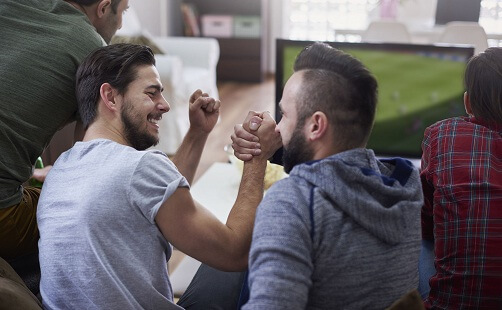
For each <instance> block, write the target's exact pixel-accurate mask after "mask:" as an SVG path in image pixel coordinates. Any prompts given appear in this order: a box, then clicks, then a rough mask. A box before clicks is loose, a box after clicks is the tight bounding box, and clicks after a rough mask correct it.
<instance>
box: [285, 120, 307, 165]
mask: <svg viewBox="0 0 502 310" xmlns="http://www.w3.org/2000/svg"><path fill="white" fill-rule="evenodd" d="M302 127H303V124H297V125H296V127H295V130H294V131H293V134H292V135H291V139H290V140H289V143H288V145H287V146H284V150H283V153H282V163H283V164H284V171H285V172H286V173H288V174H289V172H291V170H292V169H293V167H294V166H296V165H299V164H301V163H304V162H307V161H309V160H312V158H313V157H314V154H313V153H314V152H313V151H312V150H311V149H310V148H309V146H308V144H307V139H305V136H304V135H303V132H302Z"/></svg>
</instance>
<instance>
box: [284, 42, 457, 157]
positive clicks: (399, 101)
mask: <svg viewBox="0 0 502 310" xmlns="http://www.w3.org/2000/svg"><path fill="white" fill-rule="evenodd" d="M340 49H342V50H343V51H344V52H346V53H348V54H350V55H352V56H354V57H356V58H357V59H359V60H360V61H361V62H362V63H363V64H364V65H365V66H366V67H367V68H368V69H369V70H370V71H371V72H372V73H373V75H374V76H375V77H376V79H377V81H378V105H377V113H376V117H375V124H374V127H373V131H372V134H371V137H370V140H369V142H368V148H371V149H373V150H374V151H375V152H376V153H377V154H380V155H400V156H414V157H420V155H421V142H422V139H423V134H424V130H425V128H426V127H427V126H429V125H431V124H433V123H435V122H437V121H439V120H442V119H445V118H449V117H452V116H462V115H465V110H464V107H463V93H464V89H463V84H462V81H463V74H464V70H465V65H466V62H465V61H466V60H465V58H456V57H452V56H451V55H448V54H447V53H440V52H439V53H434V52H433V53H422V52H420V51H417V52H410V51H399V50H378V49H376V50H371V49H367V48H364V49H357V48H346V49H344V48H340ZM301 50H302V47H300V46H288V47H286V48H285V49H284V55H283V56H284V58H283V60H284V63H283V86H284V84H285V83H286V81H287V79H288V78H289V77H290V76H291V75H292V74H293V64H294V61H295V59H296V56H297V55H298V53H299V52H300V51H301Z"/></svg>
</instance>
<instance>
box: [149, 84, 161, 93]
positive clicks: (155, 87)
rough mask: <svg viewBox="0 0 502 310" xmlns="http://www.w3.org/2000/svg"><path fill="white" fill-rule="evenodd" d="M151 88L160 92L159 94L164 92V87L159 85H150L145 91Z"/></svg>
mask: <svg viewBox="0 0 502 310" xmlns="http://www.w3.org/2000/svg"><path fill="white" fill-rule="evenodd" d="M149 88H154V89H156V90H158V91H159V92H163V91H164V87H161V86H160V85H157V84H152V85H149V86H147V87H146V88H145V89H149Z"/></svg>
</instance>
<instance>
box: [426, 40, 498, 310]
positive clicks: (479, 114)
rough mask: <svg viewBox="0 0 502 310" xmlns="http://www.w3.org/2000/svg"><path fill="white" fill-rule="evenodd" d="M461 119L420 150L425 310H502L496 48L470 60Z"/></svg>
mask: <svg viewBox="0 0 502 310" xmlns="http://www.w3.org/2000/svg"><path fill="white" fill-rule="evenodd" d="M464 81H465V87H466V90H467V91H466V92H465V94H464V105H465V109H466V111H467V114H468V115H469V116H468V117H455V118H451V119H446V120H443V121H440V122H438V123H436V124H434V125H432V126H430V127H428V128H427V129H426V130H425V134H424V140H423V143H422V150H423V156H422V171H421V178H422V186H423V191H424V199H425V204H424V206H423V209H422V237H423V239H424V241H425V242H427V241H428V242H430V243H433V249H434V254H435V256H434V266H435V274H434V275H433V276H432V277H431V278H430V279H429V284H430V293H429V296H428V297H427V298H426V299H425V306H426V308H428V309H502V48H489V49H487V50H486V51H485V52H484V53H481V54H479V55H476V56H474V57H472V58H471V60H469V63H468V64H467V68H466V71H465V77H464Z"/></svg>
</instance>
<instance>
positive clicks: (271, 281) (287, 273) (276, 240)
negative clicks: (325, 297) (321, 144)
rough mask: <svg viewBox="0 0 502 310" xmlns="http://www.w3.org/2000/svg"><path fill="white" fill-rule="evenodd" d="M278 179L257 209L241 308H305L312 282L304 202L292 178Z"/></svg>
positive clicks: (308, 233)
mask: <svg viewBox="0 0 502 310" xmlns="http://www.w3.org/2000/svg"><path fill="white" fill-rule="evenodd" d="M289 179H290V180H288V181H286V180H287V179H285V180H283V181H279V182H278V183H276V184H275V185H274V186H272V187H271V189H270V190H269V191H268V192H267V194H266V196H265V198H264V200H263V202H262V203H261V204H260V206H259V207H258V210H257V215H256V219H255V227H254V232H253V240H252V244H251V251H250V257H249V286H250V299H249V302H248V303H247V304H246V305H245V306H244V308H243V309H247V310H249V309H288V310H291V309H305V307H306V305H307V302H308V294H309V290H310V287H311V286H312V280H311V276H312V273H313V268H314V267H313V263H312V241H311V237H310V221H309V217H308V202H307V201H302V200H305V199H302V198H301V197H299V196H296V195H293V194H292V193H295V192H296V193H298V192H299V190H292V188H294V186H295V185H294V181H293V180H291V177H290V178H289Z"/></svg>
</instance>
